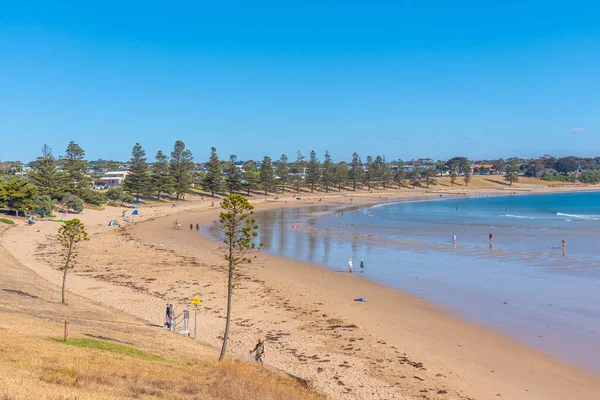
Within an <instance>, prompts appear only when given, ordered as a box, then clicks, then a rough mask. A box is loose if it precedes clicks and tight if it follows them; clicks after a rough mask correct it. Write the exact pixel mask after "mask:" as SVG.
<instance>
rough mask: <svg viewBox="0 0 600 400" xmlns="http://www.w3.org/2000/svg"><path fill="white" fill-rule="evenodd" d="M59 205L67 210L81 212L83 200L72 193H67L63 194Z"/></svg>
mask: <svg viewBox="0 0 600 400" xmlns="http://www.w3.org/2000/svg"><path fill="white" fill-rule="evenodd" d="M60 206H61V207H63V208H66V209H69V210H73V211H77V212H82V211H83V200H81V199H80V198H79V197H77V196H75V195H74V194H70V193H67V194H65V195H64V196H63V198H62V200H61V201H60Z"/></svg>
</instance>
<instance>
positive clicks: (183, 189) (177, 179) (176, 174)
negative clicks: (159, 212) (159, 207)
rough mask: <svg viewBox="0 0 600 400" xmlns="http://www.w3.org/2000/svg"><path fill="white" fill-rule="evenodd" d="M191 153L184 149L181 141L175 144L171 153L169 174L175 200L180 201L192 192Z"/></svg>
mask: <svg viewBox="0 0 600 400" xmlns="http://www.w3.org/2000/svg"><path fill="white" fill-rule="evenodd" d="M193 159H194V156H193V155H192V152H191V151H189V150H187V149H186V148H185V143H183V142H182V141H181V140H178V141H176V142H175V146H174V147H173V151H172V152H171V161H170V162H169V172H170V174H171V179H172V182H173V191H174V192H175V195H176V197H177V200H179V199H181V198H182V196H183V195H185V194H186V193H191V192H192V183H193V177H192V169H193V168H194V163H193V162H192V160H193Z"/></svg>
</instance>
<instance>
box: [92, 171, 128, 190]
mask: <svg viewBox="0 0 600 400" xmlns="http://www.w3.org/2000/svg"><path fill="white" fill-rule="evenodd" d="M128 174H129V171H111V172H107V173H105V174H104V176H103V177H102V178H100V179H98V181H99V182H102V183H104V185H106V186H108V187H109V188H115V187H121V186H123V182H125V178H126V177H127V175H128Z"/></svg>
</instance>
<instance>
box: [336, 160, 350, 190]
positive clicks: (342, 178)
mask: <svg viewBox="0 0 600 400" xmlns="http://www.w3.org/2000/svg"><path fill="white" fill-rule="evenodd" d="M348 171H349V170H348V165H347V164H346V163H345V162H343V161H342V162H340V163H338V164H337V165H336V166H335V168H334V170H333V182H334V184H335V185H336V186H337V188H338V192H341V191H342V186H343V185H344V184H345V183H346V182H347V181H348Z"/></svg>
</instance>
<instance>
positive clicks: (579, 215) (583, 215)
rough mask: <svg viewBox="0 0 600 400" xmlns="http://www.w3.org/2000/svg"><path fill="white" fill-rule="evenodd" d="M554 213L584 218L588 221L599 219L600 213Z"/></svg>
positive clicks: (561, 215)
mask: <svg viewBox="0 0 600 400" xmlns="http://www.w3.org/2000/svg"><path fill="white" fill-rule="evenodd" d="M556 215H558V216H560V217H568V218H575V219H584V220H588V221H600V215H585V214H564V213H556Z"/></svg>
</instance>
